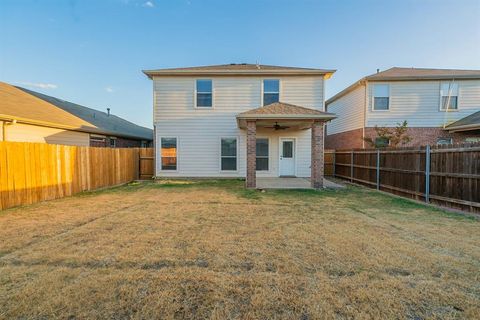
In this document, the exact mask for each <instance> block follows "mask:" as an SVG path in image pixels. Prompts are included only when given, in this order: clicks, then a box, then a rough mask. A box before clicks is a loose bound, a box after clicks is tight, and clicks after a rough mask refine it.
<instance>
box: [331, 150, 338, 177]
mask: <svg viewBox="0 0 480 320" xmlns="http://www.w3.org/2000/svg"><path fill="white" fill-rule="evenodd" d="M336 152H337V150H334V151H333V153H332V154H333V158H332V162H333V170H332V175H333V176H334V177H335V163H336V155H337V153H336Z"/></svg>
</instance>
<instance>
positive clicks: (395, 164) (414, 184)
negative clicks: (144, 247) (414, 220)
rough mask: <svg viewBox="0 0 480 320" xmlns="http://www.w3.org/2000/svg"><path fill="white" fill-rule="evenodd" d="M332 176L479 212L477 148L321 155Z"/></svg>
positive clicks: (367, 151)
mask: <svg viewBox="0 0 480 320" xmlns="http://www.w3.org/2000/svg"><path fill="white" fill-rule="evenodd" d="M326 153H329V154H330V156H331V157H332V158H333V163H334V164H333V175H334V176H335V177H339V178H342V179H347V180H350V181H351V182H356V183H360V184H363V185H366V186H369V187H372V188H376V189H378V190H383V191H387V192H390V193H394V194H397V195H401V196H406V197H410V198H413V199H417V200H422V201H425V202H427V203H435V204H439V205H443V206H448V207H452V208H457V209H462V210H467V211H471V212H480V146H479V145H458V146H452V145H450V146H432V147H430V146H426V147H420V148H399V149H385V150H373V149H358V150H338V151H326Z"/></svg>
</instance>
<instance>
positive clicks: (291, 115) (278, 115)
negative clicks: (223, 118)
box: [237, 102, 335, 120]
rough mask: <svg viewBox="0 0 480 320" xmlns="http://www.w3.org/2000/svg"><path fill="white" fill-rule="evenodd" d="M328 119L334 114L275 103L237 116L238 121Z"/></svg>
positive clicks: (333, 116)
mask: <svg viewBox="0 0 480 320" xmlns="http://www.w3.org/2000/svg"><path fill="white" fill-rule="evenodd" d="M270 118H271V119H282V118H288V119H303V118H306V119H326V120H330V119H333V118H335V115H334V114H333V113H327V112H323V111H320V110H315V109H310V108H305V107H300V106H297V105H294V104H289V103H283V102H274V103H271V104H269V105H266V106H263V107H260V108H257V109H252V110H248V111H245V112H242V113H239V114H238V115H237V119H270Z"/></svg>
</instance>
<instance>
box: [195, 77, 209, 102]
mask: <svg viewBox="0 0 480 320" xmlns="http://www.w3.org/2000/svg"><path fill="white" fill-rule="evenodd" d="M196 93H197V96H196V101H197V108H211V107H212V106H213V98H212V80H211V79H198V80H197V83H196Z"/></svg>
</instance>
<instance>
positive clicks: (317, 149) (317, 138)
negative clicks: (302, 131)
mask: <svg viewBox="0 0 480 320" xmlns="http://www.w3.org/2000/svg"><path fill="white" fill-rule="evenodd" d="M323 125H324V123H323V122H322V121H314V122H313V124H312V130H311V131H312V150H311V152H312V156H311V157H312V158H311V165H310V167H311V170H312V172H311V176H310V181H311V184H312V188H314V189H320V188H323Z"/></svg>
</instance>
